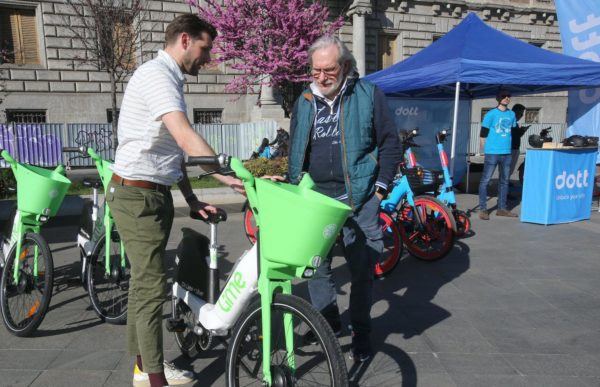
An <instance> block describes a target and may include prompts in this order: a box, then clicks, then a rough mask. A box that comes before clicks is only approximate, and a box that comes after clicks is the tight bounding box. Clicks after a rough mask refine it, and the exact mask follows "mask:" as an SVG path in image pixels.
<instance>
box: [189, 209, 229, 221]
mask: <svg viewBox="0 0 600 387" xmlns="http://www.w3.org/2000/svg"><path fill="white" fill-rule="evenodd" d="M207 214H208V218H203V217H202V215H200V214H199V213H198V212H194V211H190V218H192V219H196V220H201V221H203V222H204V223H208V224H210V223H213V224H217V223H219V222H224V221H226V220H227V212H225V210H222V209H220V208H217V213H216V214H213V213H212V212H208V213H207Z"/></svg>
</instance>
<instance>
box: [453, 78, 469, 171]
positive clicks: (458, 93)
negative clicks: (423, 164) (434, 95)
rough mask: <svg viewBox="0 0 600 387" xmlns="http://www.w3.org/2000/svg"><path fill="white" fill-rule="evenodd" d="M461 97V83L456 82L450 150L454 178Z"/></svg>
mask: <svg viewBox="0 0 600 387" xmlns="http://www.w3.org/2000/svg"><path fill="white" fill-rule="evenodd" d="M459 96H460V81H458V82H456V91H455V92H454V117H453V118H452V148H451V150H450V176H454V155H455V151H456V130H457V128H456V126H457V125H458V98H459ZM468 178H469V177H468V176H467V179H468Z"/></svg>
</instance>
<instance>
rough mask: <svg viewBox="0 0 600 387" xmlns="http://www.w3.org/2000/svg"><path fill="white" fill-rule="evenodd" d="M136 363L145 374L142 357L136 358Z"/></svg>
mask: <svg viewBox="0 0 600 387" xmlns="http://www.w3.org/2000/svg"><path fill="white" fill-rule="evenodd" d="M135 362H136V364H137V367H138V368H139V369H140V371H142V372H144V369H143V368H142V355H137V356H136V357H135Z"/></svg>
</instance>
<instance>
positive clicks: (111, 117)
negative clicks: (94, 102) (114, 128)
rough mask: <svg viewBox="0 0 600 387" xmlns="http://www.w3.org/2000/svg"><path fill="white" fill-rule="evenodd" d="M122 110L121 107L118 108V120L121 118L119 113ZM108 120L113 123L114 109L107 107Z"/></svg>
mask: <svg viewBox="0 0 600 387" xmlns="http://www.w3.org/2000/svg"><path fill="white" fill-rule="evenodd" d="M120 112H121V109H117V121H118V120H119V113H120ZM106 122H108V123H109V124H112V123H113V112H112V109H106Z"/></svg>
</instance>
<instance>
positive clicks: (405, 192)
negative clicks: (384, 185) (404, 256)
mask: <svg viewBox="0 0 600 387" xmlns="http://www.w3.org/2000/svg"><path fill="white" fill-rule="evenodd" d="M414 135H416V131H415V133H413V134H410V133H409V134H406V133H404V134H403V135H402V136H401V141H402V145H403V148H404V149H405V150H406V152H405V156H406V161H403V162H401V163H400V173H399V174H398V175H397V176H396V178H395V179H394V182H393V183H392V188H391V191H390V194H389V195H388V197H387V198H386V199H385V200H382V201H381V205H380V206H381V212H382V214H384V215H387V216H389V217H390V218H391V219H393V221H394V223H395V225H396V226H397V227H396V230H397V232H398V233H399V237H400V238H399V239H400V240H401V241H402V242H403V244H404V245H405V246H406V249H407V250H408V252H409V253H410V254H411V255H413V256H414V257H416V258H418V259H421V260H425V261H434V260H437V259H440V258H442V257H444V256H445V255H446V254H448V252H449V251H450V250H451V249H452V246H454V241H455V236H456V221H455V219H454V216H453V215H452V213H451V212H450V211H449V209H448V207H446V206H445V205H444V203H442V202H441V201H440V200H438V199H436V198H435V197H433V196H431V195H426V194H425V193H427V192H436V191H437V190H438V188H439V186H440V185H441V183H442V181H443V173H442V172H440V171H434V170H429V169H424V168H421V167H417V166H415V165H416V162H415V159H414V154H413V153H412V151H411V150H410V145H412V138H413V137H414ZM381 219H382V218H381V216H380V220H381ZM384 224H385V223H384ZM384 231H386V229H385V228H384ZM389 231H390V233H393V232H394V231H393V229H392V228H390V229H389ZM384 234H385V233H384ZM400 255H401V254H400V250H398V251H397V253H396V254H388V255H387V256H386V257H385V258H384V259H382V260H381V261H380V262H379V263H378V264H377V265H376V267H375V276H376V277H382V276H384V275H386V274H389V273H390V272H391V271H392V270H393V269H394V268H395V267H396V265H397V264H398V262H399V260H400Z"/></svg>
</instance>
